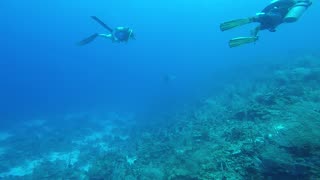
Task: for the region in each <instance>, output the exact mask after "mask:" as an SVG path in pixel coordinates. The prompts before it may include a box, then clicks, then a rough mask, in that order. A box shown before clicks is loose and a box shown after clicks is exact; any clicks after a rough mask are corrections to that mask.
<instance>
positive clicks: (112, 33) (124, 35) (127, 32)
mask: <svg viewBox="0 0 320 180" xmlns="http://www.w3.org/2000/svg"><path fill="white" fill-rule="evenodd" d="M91 18H92V19H93V20H95V21H96V22H98V23H99V24H100V25H101V26H102V27H104V28H105V29H107V30H108V31H109V33H107V34H99V33H94V34H93V35H91V36H89V37H87V38H85V39H83V40H82V41H80V42H79V43H78V45H86V44H88V43H90V42H92V41H93V40H95V39H96V38H97V37H98V36H100V37H103V38H107V39H111V40H112V42H128V41H129V39H135V36H134V34H133V30H132V29H130V28H128V27H116V28H115V29H112V28H110V27H109V26H108V25H106V24H105V23H104V22H102V21H101V20H100V19H99V18H97V17H96V16H91Z"/></svg>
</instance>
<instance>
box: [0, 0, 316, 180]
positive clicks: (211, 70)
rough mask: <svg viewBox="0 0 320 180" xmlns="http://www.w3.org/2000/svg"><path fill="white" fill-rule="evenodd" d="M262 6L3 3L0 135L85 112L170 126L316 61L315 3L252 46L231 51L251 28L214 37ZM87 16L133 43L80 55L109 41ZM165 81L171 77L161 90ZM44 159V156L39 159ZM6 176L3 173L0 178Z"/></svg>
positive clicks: (134, 0)
mask: <svg viewBox="0 0 320 180" xmlns="http://www.w3.org/2000/svg"><path fill="white" fill-rule="evenodd" d="M268 3H269V1H267V0H263V1H231V0H224V1H209V0H201V1H191V0H185V1H183V0H171V1H169V0H162V1H142V0H131V1H127V0H124V1H102V0H92V1H84V0H78V1H75V0H70V1H62V0H56V1H52V2H51V1H50V2H49V1H48V2H47V1H38V0H29V1H18V0H11V1H2V2H0V6H1V7H2V8H1V9H2V10H1V14H2V16H0V19H1V28H0V32H1V37H0V41H1V42H2V45H1V51H0V52H1V54H0V56H1V58H0V61H1V66H0V69H1V70H0V83H1V89H0V92H1V93H0V99H1V101H0V118H1V127H0V129H1V130H3V131H11V130H12V129H14V127H16V126H20V125H22V124H25V123H26V122H32V120H35V119H45V120H46V122H49V123H48V124H49V125H47V126H50V124H55V125H52V126H54V127H56V126H61V125H63V124H64V123H65V119H64V118H62V117H65V116H66V114H70V113H79V114H81V113H88V112H90V113H93V112H96V113H98V112H99V113H101V112H103V113H104V112H117V113H119V114H121V113H124V114H126V113H128V112H130V113H134V114H137V117H139V118H140V119H135V120H136V121H138V122H139V121H141V122H149V121H157V120H159V119H162V118H165V119H166V121H170V120H171V119H174V117H176V116H177V115H175V114H176V113H177V112H181V111H182V109H183V108H184V107H186V106H188V107H189V106H190V107H195V106H196V107H198V106H201V104H202V102H203V101H204V100H205V99H207V98H208V97H209V96H215V93H218V92H219V93H221V92H224V87H225V86H226V84H230V83H231V84H232V82H234V81H237V83H239V81H240V84H241V82H242V81H243V82H244V81H246V80H247V79H254V78H255V77H256V74H259V73H260V72H262V71H264V68H265V67H266V66H268V65H269V64H278V63H279V62H290V58H292V59H295V58H296V57H300V56H305V55H309V54H312V55H318V54H319V53H318V51H319V47H318V42H319V41H320V36H319V32H320V26H319V24H318V23H317V22H318V21H317V17H319V13H318V12H319V10H318V9H319V7H318V6H319V5H318V4H319V3H318V2H314V4H313V5H312V6H311V7H310V8H309V9H308V10H307V11H306V12H305V14H304V15H303V17H302V18H301V19H300V20H299V21H298V22H296V23H292V24H283V25H280V26H279V28H277V32H275V33H271V32H268V31H263V32H261V34H260V38H259V41H258V42H256V43H255V44H249V45H244V46H241V47H237V48H229V47H228V41H229V39H231V38H234V37H238V36H247V35H249V33H250V30H251V29H252V28H254V26H253V25H247V26H244V27H241V28H237V29H234V30H231V31H228V32H221V31H220V29H219V24H220V23H222V22H225V21H228V20H232V19H237V18H244V17H249V16H252V15H254V14H255V13H257V12H259V11H260V10H261V9H263V7H265V6H266V5H267V4H268ZM90 16H97V17H99V18H100V19H102V20H103V21H104V22H105V23H106V24H108V25H109V26H111V27H117V26H128V27H130V28H132V29H133V30H134V32H135V35H136V40H131V41H129V42H128V43H112V42H111V41H109V40H106V39H102V38H97V39H96V40H95V41H94V42H92V43H90V44H88V45H86V46H77V45H76V43H77V42H78V41H80V40H81V39H83V38H85V37H87V36H89V35H91V34H93V33H104V32H106V30H105V29H104V28H103V27H101V26H100V25H99V24H97V23H96V22H94V21H93V20H92V19H91V18H90ZM260 68H261V70H260ZM259 75H261V74H259ZM264 75H266V74H264ZM168 76H169V77H173V78H172V79H170V80H169V81H166V80H165V78H166V77H168ZM257 76H258V75H257ZM241 79H244V80H241ZM119 116H121V115H119ZM124 116H126V115H124ZM181 117H183V116H181ZM120 119H121V118H120ZM123 119H126V118H123ZM129 119H130V118H129ZM180 119H181V118H180ZM159 121H162V120H159ZM174 121H175V120H174ZM190 121H191V120H190ZM80 122H82V121H80ZM122 123H124V122H122ZM40 124H41V123H40ZM66 124H67V123H66ZM41 125H42V124H41ZM41 125H39V126H40V127H41ZM86 125H88V124H87V123H83V126H81V124H78V125H77V128H79V129H81V128H83V127H85V126H86ZM66 126H67V125H66ZM123 126H125V125H123ZM71 127H74V125H71ZM20 128H21V127H20ZM37 128H39V127H38V126H37ZM153 128H155V129H156V127H153ZM22 129H23V128H22ZM40 129H42V130H43V128H40ZM66 129H68V128H66ZM70 129H72V128H70ZM70 129H69V130H70ZM93 129H95V128H93ZM42 130H41V131H42ZM13 131H16V130H13ZM32 131H34V130H32ZM36 131H38V130H36ZM131 131H134V130H131ZM20 133H21V132H20ZM43 133H44V135H43V136H46V135H45V132H43ZM66 134H69V133H66ZM71 134H72V133H71ZM66 136H68V135H66ZM137 136H138V135H137ZM70 137H71V135H70ZM34 141H36V140H34ZM115 146H116V145H115ZM123 146H125V145H123ZM136 146H138V145H136ZM62 149H63V148H62ZM46 150H48V151H49V150H50V147H48V148H47V149H46V148H44V149H42V150H38V151H43V152H45V151H46ZM61 151H62V150H61ZM0 154H1V153H0ZM129 156H131V155H129ZM124 157H125V156H124ZM150 158H151V157H150ZM26 159H27V158H26ZM1 160H3V159H1ZM127 160H128V158H127ZM128 161H129V162H131V161H130V160H128ZM12 166H13V165H12ZM222 166H223V165H222ZM8 169H10V168H9V166H8V167H3V170H1V167H0V170H1V171H0V173H1V172H5V171H6V170H8ZM222 169H224V168H222ZM154 173H155V172H154ZM182 174H183V173H182ZM28 175H29V174H28ZM132 176H133V177H135V176H134V175H132ZM159 176H161V175H159ZM161 177H162V176H161ZM163 177H165V175H163ZM167 177H170V175H168V176H167ZM171 177H172V175H171ZM183 177H184V176H183ZM183 177H182V175H181V178H182V179H183ZM105 179H108V178H106V177H105ZM119 179H123V178H119ZM128 179H129V178H128ZM146 179H148V178H146ZM151 179H152V178H151ZM169 179H170V178H169ZM172 179H174V178H172ZM176 179H178V176H177V177H176ZM184 179H186V177H184ZM207 179H210V178H209V177H208V178H207ZM236 179H237V178H236Z"/></svg>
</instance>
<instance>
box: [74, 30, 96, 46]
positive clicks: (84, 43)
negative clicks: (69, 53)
mask: <svg viewBox="0 0 320 180" xmlns="http://www.w3.org/2000/svg"><path fill="white" fill-rule="evenodd" d="M98 35H99V34H98V33H95V34H92V35H91V36H89V37H87V38H85V39H83V40H82V41H80V42H78V43H77V44H78V45H79V46H83V45H86V44H89V43H90V42H92V41H93V40H95V39H96V37H98Z"/></svg>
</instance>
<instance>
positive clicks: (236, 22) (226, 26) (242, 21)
mask: <svg viewBox="0 0 320 180" xmlns="http://www.w3.org/2000/svg"><path fill="white" fill-rule="evenodd" d="M251 22H252V18H244V19H236V20H233V21H228V22H225V23H222V24H220V30H221V31H226V30H229V29H232V28H235V27H238V26H242V25H245V24H249V23H251Z"/></svg>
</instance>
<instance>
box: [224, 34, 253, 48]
mask: <svg viewBox="0 0 320 180" xmlns="http://www.w3.org/2000/svg"><path fill="white" fill-rule="evenodd" d="M257 40H258V37H257V36H253V37H237V38H233V39H231V40H230V41H229V47H230V48H233V47H237V46H241V45H243V44H248V43H253V42H256V41H257Z"/></svg>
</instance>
